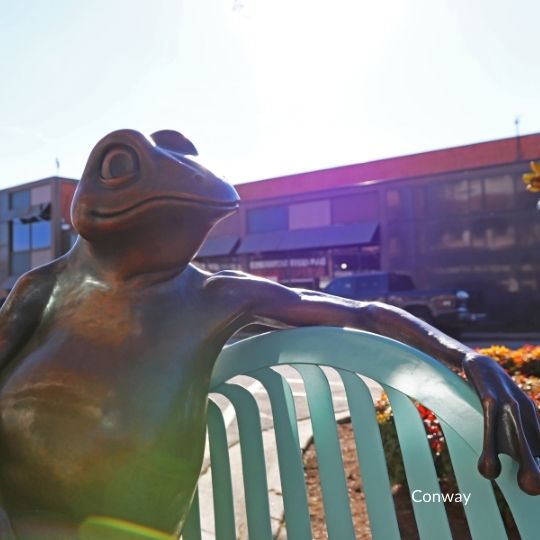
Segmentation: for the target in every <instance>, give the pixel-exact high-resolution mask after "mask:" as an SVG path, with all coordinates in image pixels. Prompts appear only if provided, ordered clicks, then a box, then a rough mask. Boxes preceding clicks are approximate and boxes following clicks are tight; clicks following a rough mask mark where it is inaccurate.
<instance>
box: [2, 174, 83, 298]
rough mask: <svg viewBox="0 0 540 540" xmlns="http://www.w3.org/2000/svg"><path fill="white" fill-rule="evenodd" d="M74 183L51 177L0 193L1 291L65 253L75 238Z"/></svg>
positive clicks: (4, 292)
mask: <svg viewBox="0 0 540 540" xmlns="http://www.w3.org/2000/svg"><path fill="white" fill-rule="evenodd" d="M76 187H77V181H76V180H72V179H69V178H61V177H50V178H44V179H42V180H37V181H35V182H30V183H27V184H24V185H22V186H16V187H13V188H9V189H4V190H2V191H0V289H1V296H2V297H5V296H6V295H7V293H8V292H9V290H10V289H11V288H12V287H13V285H14V283H15V281H16V280H17V279H18V277H19V276H20V275H21V274H23V273H24V272H26V271H28V270H30V269H31V268H33V267H36V266H40V265H42V264H45V263H47V262H49V261H51V260H53V259H55V258H56V257H59V256H60V255H62V254H63V253H65V252H66V251H67V250H68V249H69V248H70V246H71V245H72V243H73V241H74V238H75V235H74V232H73V229H72V227H71V219H70V215H69V214H70V212H69V210H70V205H71V199H72V198H73V193H74V192H75V188H76Z"/></svg>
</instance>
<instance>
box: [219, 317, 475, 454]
mask: <svg viewBox="0 0 540 540" xmlns="http://www.w3.org/2000/svg"><path fill="white" fill-rule="evenodd" d="M280 364H287V365H295V364H315V365H322V366H329V367H333V368H337V369H342V370H347V371H351V372H353V373H360V374H361V375H365V376H366V377H369V378H371V379H373V380H375V381H377V382H379V383H381V384H384V385H385V386H388V387H390V388H394V389H395V390H398V391H400V392H402V393H403V394H406V395H408V396H410V397H412V398H413V399H416V400H417V401H420V402H421V403H423V404H424V405H425V406H426V407H428V408H429V409H431V410H432V411H433V412H434V413H435V414H436V415H437V416H439V417H440V418H441V419H443V420H444V421H445V422H447V423H448V424H450V425H452V426H453V427H454V429H456V431H458V433H459V434H460V435H461V436H462V437H463V438H464V439H465V440H467V441H468V442H469V444H471V443H472V445H473V448H474V449H475V450H476V451H477V453H478V454H480V451H481V448H482V425H483V424H482V422H483V418H482V408H481V406H480V402H479V400H478V397H477V396H476V394H475V393H474V391H473V389H472V388H471V387H470V386H469V385H468V384H467V383H466V382H465V381H463V380H462V379H461V378H460V377H458V376H456V375H455V374H454V373H452V371H450V370H449V369H448V368H446V367H445V366H444V365H442V364H441V363H440V362H437V361H436V360H434V359H433V358H431V357H430V356H428V355H427V354H424V353H422V352H421V351H418V350H416V349H414V348H412V347H409V346H408V345H404V344H403V343H400V342H398V341H395V340H393V339H390V338H386V337H383V336H379V335H377V334H372V333H369V332H363V331H360V330H353V329H348V328H345V329H343V328H336V327H327V326H324V327H321V326H319V327H303V328H294V329H290V330H281V331H277V332H269V333H267V334H262V335H259V336H254V337H251V338H248V339H245V340H242V341H239V342H237V343H234V344H232V345H229V346H227V347H225V348H224V349H223V351H222V352H221V354H220V355H219V358H218V360H217V362H216V365H215V367H214V371H213V373H212V379H211V383H210V388H211V391H213V390H214V389H215V388H216V387H217V386H218V385H219V384H221V383H223V382H225V381H227V380H229V379H231V378H232V377H234V376H236V375H239V374H242V375H249V373H250V372H253V371H256V370H258V369H260V368H262V367H270V366H276V365H280ZM464 417H465V418H468V419H470V421H468V422H462V421H461V419H462V418H464ZM479 426H480V430H479Z"/></svg>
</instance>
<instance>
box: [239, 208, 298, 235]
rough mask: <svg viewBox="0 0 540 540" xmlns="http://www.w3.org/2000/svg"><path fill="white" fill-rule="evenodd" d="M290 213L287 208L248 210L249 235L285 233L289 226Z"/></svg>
mask: <svg viewBox="0 0 540 540" xmlns="http://www.w3.org/2000/svg"><path fill="white" fill-rule="evenodd" d="M288 218H289V212H288V208H287V207H286V206H270V207H267V208H254V209H253V210H248V213H247V226H248V232H249V233H264V232H271V231H285V230H287V228H288V225H289V219H288Z"/></svg>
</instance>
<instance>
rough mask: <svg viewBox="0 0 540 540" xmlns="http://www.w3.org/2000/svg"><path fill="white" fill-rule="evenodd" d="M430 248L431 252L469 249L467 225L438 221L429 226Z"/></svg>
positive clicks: (469, 234) (469, 239) (458, 222)
mask: <svg viewBox="0 0 540 540" xmlns="http://www.w3.org/2000/svg"><path fill="white" fill-rule="evenodd" d="M429 233H430V237H431V238H430V246H431V249H432V250H433V251H438V250H443V251H445V250H453V249H459V248H465V247H469V245H470V243H471V232H470V229H469V227H468V225H467V224H465V223H463V222H460V221H438V222H435V223H432V224H431V227H430V230H429Z"/></svg>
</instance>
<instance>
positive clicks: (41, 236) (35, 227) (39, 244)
mask: <svg viewBox="0 0 540 540" xmlns="http://www.w3.org/2000/svg"><path fill="white" fill-rule="evenodd" d="M30 236H31V242H32V249H43V248H48V247H50V245H51V222H50V221H37V222H36V223H32V224H30Z"/></svg>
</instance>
